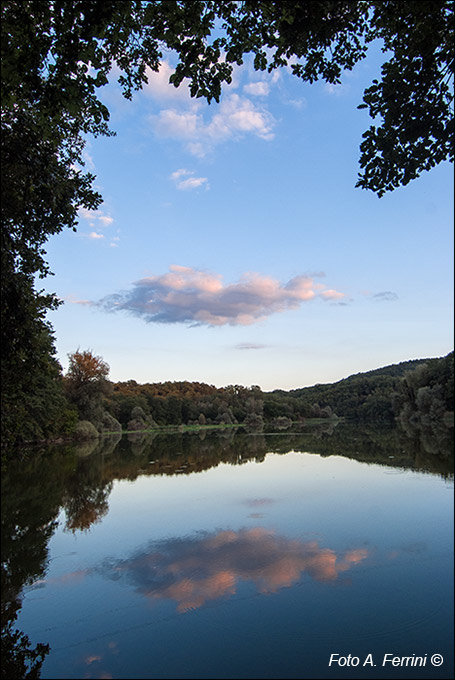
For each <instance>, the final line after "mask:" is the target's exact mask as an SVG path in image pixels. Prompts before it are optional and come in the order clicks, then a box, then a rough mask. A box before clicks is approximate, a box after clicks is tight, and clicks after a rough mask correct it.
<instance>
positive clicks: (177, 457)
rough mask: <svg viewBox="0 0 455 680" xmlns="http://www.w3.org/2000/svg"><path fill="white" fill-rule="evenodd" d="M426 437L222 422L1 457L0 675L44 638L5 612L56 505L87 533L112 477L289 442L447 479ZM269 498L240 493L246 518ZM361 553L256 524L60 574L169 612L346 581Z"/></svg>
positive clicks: (36, 565)
mask: <svg viewBox="0 0 455 680" xmlns="http://www.w3.org/2000/svg"><path fill="white" fill-rule="evenodd" d="M429 448H430V447H429V446H428V445H427V446H425V447H422V446H420V445H419V444H418V442H416V441H415V440H411V439H409V438H403V437H402V435H400V433H399V432H398V431H397V430H384V429H378V428H374V427H370V428H368V429H359V428H358V427H357V426H350V425H345V424H341V425H338V426H337V427H336V428H334V429H333V430H329V429H327V428H314V429H311V428H308V429H307V430H305V431H303V432H299V433H295V434H292V433H286V434H271V435H267V434H261V435H249V436H248V435H242V434H240V433H237V434H235V433H234V432H233V431H232V430H226V431H225V432H223V433H218V434H216V433H208V432H202V433H199V434H192V435H190V434H182V433H177V434H174V435H162V434H156V433H155V434H153V435H150V434H144V433H140V434H139V435H129V436H128V437H119V436H117V437H113V438H107V437H106V438H103V439H101V440H100V441H94V442H90V443H89V444H87V445H84V446H82V447H81V446H77V445H75V444H71V445H68V446H66V447H61V446H60V447H57V446H55V447H48V448H46V449H43V450H42V451H35V452H34V454H33V455H31V456H30V458H29V460H23V461H20V462H18V463H11V464H10V465H9V466H8V469H7V471H6V472H5V473H4V474H3V477H2V498H1V500H2V513H1V522H2V638H3V651H4V653H6V654H4V661H3V665H4V667H6V668H8V669H9V671H8V672H9V676H8V677H27V676H26V673H27V672H30V673H32V674H33V676H34V677H39V669H40V667H41V664H42V663H43V659H44V657H45V656H46V654H48V651H49V650H48V647H47V645H45V644H38V645H35V646H33V645H32V644H31V643H30V641H29V639H28V638H27V636H26V635H25V634H23V633H22V632H21V631H19V630H17V629H16V628H15V621H16V619H17V616H18V612H19V611H20V609H21V607H22V597H23V591H24V588H29V587H30V586H31V585H32V584H35V586H38V587H39V586H42V585H44V583H46V582H50V580H46V572H47V571H48V569H49V555H48V543H49V540H50V538H51V537H52V536H53V534H54V533H55V531H56V529H57V526H58V521H59V514H60V511H61V510H62V509H63V510H64V513H65V517H64V520H62V524H63V529H64V530H65V531H66V532H71V533H72V534H74V535H75V537H76V535H77V534H78V533H81V532H83V533H84V534H85V535H87V534H88V533H89V532H90V530H91V528H92V527H93V526H94V525H95V524H99V523H100V522H101V520H102V519H103V518H104V517H105V516H106V515H107V513H108V510H109V498H110V495H111V491H112V488H113V483H114V481H115V480H131V481H132V480H136V479H137V478H139V477H143V476H148V477H153V476H172V475H180V476H188V475H190V474H191V473H195V472H201V471H205V470H209V469H210V468H214V467H216V466H218V465H220V463H225V464H229V465H244V464H245V463H246V462H249V461H255V462H261V461H263V460H264V459H265V457H266V455H267V453H269V452H276V453H282V454H285V453H287V452H289V451H296V452H299V451H301V452H303V451H311V452H313V453H318V454H319V455H320V456H324V457H325V456H331V455H337V456H345V457H348V458H352V459H356V460H358V461H363V462H366V463H375V464H379V465H381V466H386V467H387V468H388V469H390V471H391V472H393V471H396V472H399V471H403V470H406V469H414V470H422V471H425V472H431V473H434V474H437V475H440V476H441V477H443V478H444V479H448V478H450V477H451V476H452V470H453V458H451V459H450V458H448V457H441V456H436V455H430V454H429V453H428V451H429ZM259 493H264V492H262V491H260V492H259ZM265 493H266V492H265ZM273 503H274V500H273V499H272V498H269V497H268V496H266V495H265V494H264V496H262V495H258V496H257V497H254V498H252V499H250V500H248V501H246V504H247V506H248V508H250V510H251V511H252V512H251V514H250V515H249V518H260V517H261V516H262V514H261V510H262V509H263V508H264V507H265V508H269V507H270V506H272V504H273ZM223 522H224V520H223ZM255 523H256V522H255ZM412 546H413V547H412V549H413V551H414V552H416V551H417V548H416V545H415V544H412ZM418 547H419V546H418ZM419 549H421V546H420V547H419ZM409 550H410V549H409ZM370 557H371V555H370V553H369V551H368V550H366V549H365V548H363V547H361V546H359V547H357V548H355V549H354V550H350V551H345V552H343V551H341V552H340V551H337V550H334V549H332V548H330V547H327V546H326V545H323V544H322V543H319V542H318V541H299V540H296V539H290V538H287V537H286V536H283V535H279V534H277V533H275V532H273V531H271V530H269V529H265V528H262V527H254V528H248V529H246V528H243V529H239V530H238V531H231V530H224V531H218V532H216V533H200V534H197V535H192V536H190V537H185V538H173V539H168V540H166V541H161V542H159V543H157V542H154V543H151V544H150V545H149V546H148V547H146V548H145V549H144V550H142V551H139V552H136V553H135V554H134V555H131V557H129V558H128V559H123V560H116V561H110V562H105V563H103V564H102V565H99V566H98V567H97V568H96V569H95V570H92V571H91V572H89V571H87V570H84V569H81V570H79V571H77V572H76V571H75V572H73V573H72V574H67V577H66V578H67V579H71V578H74V579H75V580H76V579H79V580H84V579H85V578H87V576H89V574H90V573H93V571H96V573H97V574H102V575H103V576H104V577H106V578H107V579H110V580H115V579H119V580H122V579H123V580H124V581H125V582H126V583H128V584H130V585H132V586H133V588H134V590H135V591H136V592H138V593H140V594H142V595H144V596H145V597H147V598H150V599H151V600H155V601H157V600H160V601H168V602H173V603H175V606H176V609H177V611H178V612H185V611H188V610H190V609H198V608H201V607H203V606H204V605H205V604H206V603H209V602H214V601H216V600H219V599H220V598H228V597H233V596H235V594H238V593H239V591H240V589H241V588H244V587H250V588H253V589H254V590H255V591H256V592H259V593H262V594H270V593H274V592H277V591H278V590H280V589H283V588H288V587H291V586H293V585H295V584H297V583H298V582H300V581H301V580H302V579H305V578H308V579H311V580H314V581H316V582H318V583H333V582H344V581H346V579H347V576H348V572H352V573H354V572H355V569H356V567H357V566H358V565H359V564H362V563H365V561H366V560H368V558H370ZM389 557H391V558H392V557H396V554H395V555H394V554H390V555H389ZM178 618H180V617H178ZM38 640H39V638H38ZM35 642H36V641H35ZM42 642H43V643H44V642H46V641H45V640H43V641H42ZM14 668H16V671H14ZM27 669H28V671H27ZM30 677H32V676H30Z"/></svg>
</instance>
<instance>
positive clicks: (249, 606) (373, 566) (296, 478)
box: [2, 428, 453, 678]
mask: <svg viewBox="0 0 455 680" xmlns="http://www.w3.org/2000/svg"><path fill="white" fill-rule="evenodd" d="M337 429H338V428H337ZM337 437H338V438H337ZM94 447H95V444H90V445H87V446H86V447H85V448H82V449H80V448H79V449H77V448H75V447H73V448H68V449H66V450H62V449H57V448H55V449H53V450H51V449H50V450H48V451H43V452H42V453H41V454H39V455H38V456H35V457H34V458H33V460H31V461H30V462H28V463H23V464H22V465H21V466H17V467H16V468H12V469H11V470H10V471H9V472H8V474H6V475H5V476H4V481H3V493H2V496H3V500H2V504H3V512H2V516H3V519H2V524H3V531H2V552H3V560H4V587H3V602H2V610H3V612H6V618H7V619H8V618H9V628H7V631H9V632H10V635H9V638H8V637H7V640H9V641H10V646H12V647H13V651H12V652H11V653H13V652H14V654H15V658H16V661H17V659H19V660H20V659H21V658H23V655H24V654H26V650H27V648H28V649H30V650H34V649H35V647H36V645H37V644H38V643H44V644H48V645H49V650H48V651H47V653H46V654H45V655H44V662H43V664H42V667H41V677H42V678H213V677H215V678H342V677H349V678H355V677H358V678H370V677H371V678H375V677H381V678H382V677H384V678H401V677H403V678H450V677H452V676H453V643H452V639H453V637H452V636H453V623H452V621H453V585H452V584H453V538H452V537H453V519H452V517H453V474H451V473H450V472H448V470H447V464H446V463H445V462H444V461H440V460H436V459H435V458H433V459H432V460H431V462H430V463H429V464H428V462H426V461H424V462H421V461H420V462H419V459H418V456H417V457H416V454H415V452H413V451H408V450H404V449H403V448H402V446H401V445H400V444H399V442H398V441H397V440H396V437H394V436H392V435H391V436H390V437H383V438H382V439H381V438H379V439H378V437H377V436H376V435H375V436H373V435H371V433H370V435H368V434H364V433H363V434H360V433H359V432H356V431H355V430H354V431H352V430H351V431H348V433H347V434H346V435H345V436H344V438H340V436H339V435H335V434H333V433H332V435H331V433H330V432H326V433H319V434H317V433H316V435H315V436H309V435H305V434H302V435H299V436H295V437H292V436H288V435H286V436H284V435H283V436H281V437H280V436H278V435H276V436H270V437H267V436H247V435H241V434H236V435H234V436H232V435H231V436H219V435H215V434H212V435H207V436H204V435H202V436H198V435H195V434H188V435H181V434H176V435H173V436H166V437H165V436H158V437H155V438H154V439H153V440H152V439H151V438H149V439H147V438H143V439H140V438H139V439H134V438H130V441H128V440H127V439H126V438H125V437H124V438H123V439H121V440H120V441H118V442H117V441H115V440H114V441H111V440H105V441H103V442H102V443H101V444H98V445H97V446H96V448H95V450H93V451H91V449H93V448H94ZM346 455H347V456H348V457H346ZM14 616H16V619H15V620H14ZM15 629H18V630H20V631H21V632H23V633H24V634H25V635H26V636H27V637H28V640H26V639H24V638H23V637H22V638H19V639H18V638H16V639H15V642H14V640H13V642H11V640H12V637H11V631H14V630H15ZM331 654H333V655H339V657H347V656H348V655H349V654H350V655H351V656H353V657H358V666H356V667H353V666H347V665H345V666H341V665H338V664H337V663H336V662H332V665H331V666H329V662H330V657H331ZM386 654H389V655H390V656H389V657H387V658H389V659H392V657H400V658H401V657H411V658H410V659H408V661H407V663H408V666H407V667H406V666H404V665H399V666H398V665H395V666H394V665H392V663H387V665H386V666H385V667H384V666H383V660H384V655H386ZM434 654H440V655H442V657H443V659H444V661H443V663H442V665H441V666H434V665H432V663H431V657H432V655H434ZM21 655H22V656H21ZM369 655H370V656H369ZM417 657H421V660H419V659H418V658H417ZM341 663H343V659H341ZM354 663H357V661H356V660H355V659H354ZM395 663H396V661H395ZM401 663H406V661H403V662H401V661H400V664H401ZM414 663H419V664H421V663H424V664H425V665H424V666H421V665H418V666H415V665H410V664H414ZM373 664H376V665H375V666H374V665H373Z"/></svg>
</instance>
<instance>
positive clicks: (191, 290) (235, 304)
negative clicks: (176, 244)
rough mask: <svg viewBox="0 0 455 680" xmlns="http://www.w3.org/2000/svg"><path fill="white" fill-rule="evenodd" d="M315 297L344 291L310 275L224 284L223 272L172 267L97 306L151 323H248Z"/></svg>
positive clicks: (247, 278) (256, 276) (256, 277)
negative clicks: (122, 312)
mask: <svg viewBox="0 0 455 680" xmlns="http://www.w3.org/2000/svg"><path fill="white" fill-rule="evenodd" d="M316 297H321V298H322V299H332V300H333V299H339V298H342V297H344V294H343V293H340V292H338V291H336V290H333V289H328V290H326V289H325V286H323V285H322V284H320V283H315V282H314V280H313V278H311V277H310V276H305V275H301V276H295V277H294V278H292V279H290V281H288V282H287V283H285V284H283V283H281V282H280V281H278V280H277V279H274V278H272V277H270V276H263V275H261V274H257V273H254V272H250V273H247V274H245V275H244V276H242V278H241V279H240V281H238V282H237V283H231V284H227V285H224V284H223V282H222V277H221V275H220V274H213V273H210V272H205V271H200V270H197V269H193V268H191V267H183V266H181V265H172V266H171V267H170V271H169V272H167V273H166V274H161V275H156V276H149V277H146V278H143V279H140V280H139V281H136V282H135V283H134V284H133V288H132V289H131V290H129V291H125V292H121V293H116V294H113V295H109V296H107V297H105V298H104V299H103V300H101V301H100V302H99V303H97V304H98V306H100V307H102V308H104V309H105V310H106V311H118V310H124V311H129V312H131V313H133V314H135V315H136V316H140V317H142V318H143V319H144V320H145V321H147V322H156V323H177V322H180V323H186V324H190V325H207V326H224V325H226V324H229V325H232V326H248V325H251V324H253V323H256V322H258V321H261V320H263V319H266V318H267V317H269V316H270V315H271V314H275V313H278V312H283V311H286V310H289V309H298V308H299V307H300V305H301V304H302V303H303V302H308V301H309V300H312V299H313V298H316Z"/></svg>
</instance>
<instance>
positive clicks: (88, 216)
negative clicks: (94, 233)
mask: <svg viewBox="0 0 455 680" xmlns="http://www.w3.org/2000/svg"><path fill="white" fill-rule="evenodd" d="M78 213H79V217H81V218H82V219H84V220H88V222H89V224H90V226H91V227H94V226H95V223H96V222H98V227H109V226H110V225H111V224H112V223H113V222H114V218H113V217H111V216H110V215H105V214H104V212H103V211H102V210H87V208H79V211H78ZM92 238H94V237H92Z"/></svg>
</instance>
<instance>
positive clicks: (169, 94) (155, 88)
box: [143, 60, 191, 102]
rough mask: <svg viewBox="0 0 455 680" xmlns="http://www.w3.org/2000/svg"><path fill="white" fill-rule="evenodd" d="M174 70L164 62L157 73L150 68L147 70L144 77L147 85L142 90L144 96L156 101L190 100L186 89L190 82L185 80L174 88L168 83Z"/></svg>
mask: <svg viewBox="0 0 455 680" xmlns="http://www.w3.org/2000/svg"><path fill="white" fill-rule="evenodd" d="M174 70H175V69H173V68H172V66H171V65H170V63H169V62H168V61H166V60H163V61H162V62H161V64H160V69H159V71H152V70H151V69H150V68H147V69H146V76H147V79H148V83H147V85H145V86H144V88H143V91H144V92H145V94H147V95H149V96H151V97H153V98H154V99H156V100H157V101H163V100H164V101H166V100H167V101H169V100H171V101H180V102H188V101H189V100H190V99H191V96H190V91H189V89H188V83H189V82H190V81H189V79H188V78H185V79H184V80H183V81H182V83H181V84H180V86H179V87H175V86H174V85H173V84H172V83H170V82H169V77H170V76H171V75H172V74H173V73H174Z"/></svg>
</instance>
